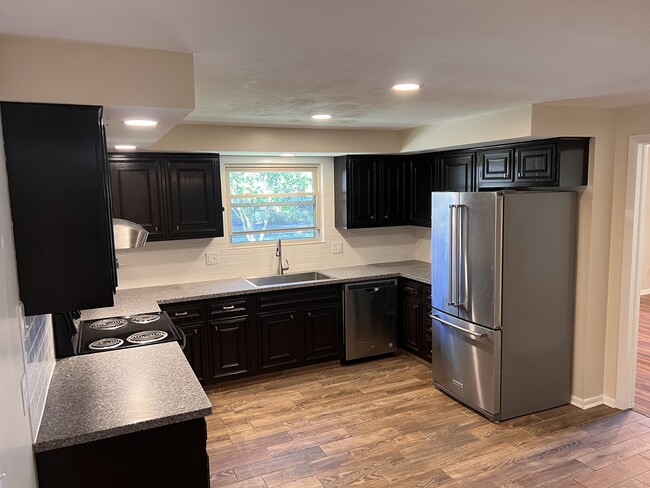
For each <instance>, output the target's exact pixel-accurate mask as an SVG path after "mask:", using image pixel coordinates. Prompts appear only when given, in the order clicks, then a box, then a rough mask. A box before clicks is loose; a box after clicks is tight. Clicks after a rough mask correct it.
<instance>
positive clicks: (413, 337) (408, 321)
mask: <svg viewBox="0 0 650 488" xmlns="http://www.w3.org/2000/svg"><path fill="white" fill-rule="evenodd" d="M421 319H422V302H421V300H420V299H414V298H411V297H406V298H405V299H404V316H403V325H404V327H403V332H402V345H403V347H404V349H406V350H408V351H411V352H413V353H415V354H418V353H419V352H420V327H421V322H420V321H421Z"/></svg>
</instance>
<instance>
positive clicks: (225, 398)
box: [207, 355, 650, 488]
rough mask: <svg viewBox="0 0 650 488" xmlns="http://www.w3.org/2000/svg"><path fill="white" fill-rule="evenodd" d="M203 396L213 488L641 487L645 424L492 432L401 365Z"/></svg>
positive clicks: (302, 374)
mask: <svg viewBox="0 0 650 488" xmlns="http://www.w3.org/2000/svg"><path fill="white" fill-rule="evenodd" d="M208 396H209V397H210V400H211V401H212V404H213V406H214V414H213V415H212V416H211V417H208V419H207V421H208V454H209V456H210V469H211V480H212V487H230V488H254V487H265V488H273V487H285V488H288V487H300V488H311V487H323V486H324V487H349V486H358V485H363V486H366V487H370V488H373V487H384V486H396V487H430V486H449V487H487V488H491V487H492V488H496V487H500V488H527V487H607V486H617V487H642V486H650V418H648V417H646V416H644V415H642V414H640V413H638V412H634V411H626V412H621V411H619V410H615V409H612V408H609V407H605V406H599V407H594V408H592V409H589V410H586V411H583V410H580V409H578V408H577V407H573V406H571V405H565V406H562V407H558V408H555V409H552V410H547V411H544V412H540V413H537V414H534V415H528V416H525V417H522V418H518V419H513V420H509V421H505V422H501V423H500V424H494V423H491V422H489V421H488V420H486V419H485V418H484V417H482V416H480V415H478V414H476V413H475V412H473V411H472V410H469V409H467V408H465V407H463V406H461V405H460V404H459V403H457V402H456V401H454V400H452V399H451V398H449V397H447V396H445V395H444V394H442V393H440V392H439V391H437V390H436V389H435V388H433V387H432V386H431V370H430V368H429V367H428V366H426V365H424V364H422V363H420V362H418V361H416V360H415V359H413V358H412V357H410V356H408V355H400V356H396V357H391V358H388V359H382V360H377V361H369V362H365V363H360V364H356V365H349V366H338V365H330V366H325V367H320V368H316V369H311V370H309V371H299V372H293V373H287V374H286V375H285V376H280V377H276V378H271V379H266V380H264V381H256V382H251V383H247V384H240V385H234V386H227V387H225V388H222V389H218V390H209V391H208Z"/></svg>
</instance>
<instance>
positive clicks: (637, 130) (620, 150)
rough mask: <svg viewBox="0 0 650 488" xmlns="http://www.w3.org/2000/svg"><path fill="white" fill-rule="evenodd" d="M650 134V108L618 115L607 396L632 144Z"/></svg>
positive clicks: (613, 366)
mask: <svg viewBox="0 0 650 488" xmlns="http://www.w3.org/2000/svg"><path fill="white" fill-rule="evenodd" d="M640 134H650V104H646V105H639V106H635V107H629V108H624V109H619V110H617V112H616V152H615V166H614V175H613V181H612V185H613V197H612V216H613V217H612V227H611V234H610V273H609V294H608V302H607V347H606V351H605V372H606V373H605V385H604V390H605V394H606V395H614V393H615V392H616V373H617V362H618V335H619V332H620V327H629V326H630V324H620V323H619V322H620V318H619V317H620V312H621V297H620V290H621V280H622V279H626V280H628V279H629V277H622V276H621V266H622V259H623V226H624V223H625V220H626V219H627V218H628V217H629V216H628V215H626V212H625V197H626V192H627V188H626V184H627V163H628V161H627V158H628V143H629V138H630V136H632V135H640Z"/></svg>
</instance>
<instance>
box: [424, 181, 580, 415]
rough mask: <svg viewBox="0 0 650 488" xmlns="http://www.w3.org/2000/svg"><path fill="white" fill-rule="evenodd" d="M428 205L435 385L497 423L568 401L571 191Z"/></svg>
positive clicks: (454, 196)
mask: <svg viewBox="0 0 650 488" xmlns="http://www.w3.org/2000/svg"><path fill="white" fill-rule="evenodd" d="M431 198H432V219H431V245H432V249H431V292H432V293H431V295H432V296H431V301H432V306H433V312H432V319H433V320H432V323H433V326H432V339H433V364H432V366H433V382H434V384H435V386H436V387H437V388H439V389H440V390H443V391H445V392H447V393H448V394H450V395H451V396H453V397H455V398H457V399H458V400H460V401H461V402H463V403H465V404H467V405H468V406H470V407H472V408H474V409H476V410H478V411H479V412H481V413H483V414H484V415H485V416H486V417H488V418H489V419H491V420H504V419H508V418H512V417H517V416H520V415H525V414H528V413H532V412H536V411H540V410H544V409H547V408H551V407H555V406H558V405H562V404H565V403H568V402H569V400H570V386H571V355H572V334H573V299H574V287H575V285H574V281H575V280H574V269H575V263H574V259H575V258H574V255H575V220H576V210H575V205H576V204H575V201H576V197H575V194H574V193H570V192H563V193H560V192H473V193H433V194H432V197H431Z"/></svg>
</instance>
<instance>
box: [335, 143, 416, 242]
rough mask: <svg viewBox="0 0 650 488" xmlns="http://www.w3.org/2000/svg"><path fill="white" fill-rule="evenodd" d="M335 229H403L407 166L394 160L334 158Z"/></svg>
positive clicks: (390, 158)
mask: <svg viewBox="0 0 650 488" xmlns="http://www.w3.org/2000/svg"><path fill="white" fill-rule="evenodd" d="M334 188H335V198H336V212H335V216H336V226H337V227H343V228H346V229H357V228H363V227H386V226H393V225H404V223H405V217H406V209H405V204H406V166H405V162H404V160H403V159H401V158H397V157H394V156H381V157H377V156H341V157H337V158H334Z"/></svg>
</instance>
